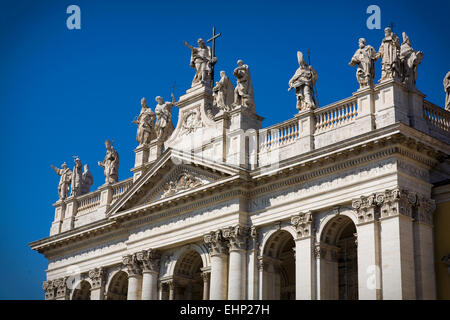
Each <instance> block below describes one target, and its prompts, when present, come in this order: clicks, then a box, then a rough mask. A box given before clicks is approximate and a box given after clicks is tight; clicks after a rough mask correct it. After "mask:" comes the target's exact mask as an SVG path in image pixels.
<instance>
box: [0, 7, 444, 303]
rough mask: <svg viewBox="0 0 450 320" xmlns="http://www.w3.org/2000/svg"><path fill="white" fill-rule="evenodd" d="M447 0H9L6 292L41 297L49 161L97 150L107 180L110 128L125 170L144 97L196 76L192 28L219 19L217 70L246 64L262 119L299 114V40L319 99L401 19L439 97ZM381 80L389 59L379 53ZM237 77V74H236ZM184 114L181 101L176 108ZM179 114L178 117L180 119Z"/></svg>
mask: <svg viewBox="0 0 450 320" xmlns="http://www.w3.org/2000/svg"><path fill="white" fill-rule="evenodd" d="M71 4H76V5H78V6H79V7H80V8H81V30H68V29H67V27H66V19H67V17H68V14H67V13H66V8H67V7H68V6H69V5H71ZM371 4H376V5H378V6H379V7H380V8H381V26H382V29H381V30H369V29H368V28H367V27H366V20H367V18H368V17H369V15H368V14H366V8H367V7H368V6H369V5H371ZM448 12H450V4H449V2H448V1H436V0H428V1H299V0H297V1H283V0H278V1H266V0H259V1H255V2H253V1H242V0H241V1H234V0H228V1H212V0H208V1H203V0H196V1H176V0H174V1H112V0H110V1H100V0H96V1H82V0H72V1H70V2H69V1H43V0H34V1H24V0H16V1H1V4H0V112H1V117H0V119H1V125H0V146H1V150H2V157H0V177H1V180H2V181H1V184H0V194H1V200H2V203H1V204H2V206H1V208H2V210H1V211H0V214H1V219H2V223H1V224H0V231H1V233H0V234H1V241H0V256H1V261H2V263H0V269H1V270H0V277H1V283H2V286H1V287H0V299H42V298H43V296H44V294H43V290H42V288H41V287H42V281H44V280H45V269H46V267H47V264H46V259H45V258H44V257H43V256H41V255H40V254H38V253H36V252H33V251H32V250H31V249H29V247H28V243H29V242H31V241H34V240H38V239H41V238H43V237H46V236H47V235H48V233H49V229H50V225H51V222H52V220H53V216H54V210H53V207H52V203H54V202H55V201H56V200H57V184H58V180H59V177H58V176H56V174H55V173H54V172H53V170H52V169H51V168H50V164H54V165H56V166H58V167H59V166H60V165H61V163H62V162H64V161H66V162H67V163H68V164H69V166H70V167H72V166H73V160H72V156H73V155H78V156H79V157H80V158H81V160H82V162H83V163H88V164H89V165H90V167H91V171H92V172H93V175H94V189H95V188H97V187H98V186H99V185H101V184H102V183H103V182H104V177H103V171H102V168H100V167H98V166H97V165H96V163H97V161H99V160H102V159H103V157H104V152H105V149H104V141H105V140H106V139H114V141H115V142H114V145H115V147H116V149H117V150H118V151H119V153H120V170H119V178H120V179H121V180H122V179H125V178H128V177H130V176H131V172H130V169H131V167H132V166H133V163H134V153H133V150H134V148H135V147H136V140H135V136H136V126H135V125H134V124H132V123H131V121H132V120H133V119H134V117H135V116H137V115H138V113H139V111H140V99H141V98H142V97H146V98H147V101H148V103H149V105H150V106H152V107H153V105H154V104H155V103H154V97H156V96H157V95H161V96H163V97H165V98H166V99H169V98H170V92H171V86H172V85H173V83H174V82H175V81H176V85H177V87H176V89H175V95H176V96H177V98H178V97H179V95H181V94H183V93H184V92H185V90H186V89H187V88H188V87H189V86H190V83H191V81H192V78H193V76H194V71H193V69H191V68H190V67H189V58H190V51H189V50H188V49H187V48H186V47H185V46H184V45H183V41H184V40H186V41H188V42H189V43H191V44H195V42H196V40H197V38H199V37H202V38H204V39H207V38H208V37H209V36H210V35H211V32H212V26H213V25H215V26H216V29H217V31H218V32H221V33H222V37H221V38H219V39H218V40H217V47H216V54H217V56H218V58H219V62H218V64H217V69H216V70H225V71H227V74H228V75H230V76H231V74H232V70H233V69H234V68H235V66H236V61H237V60H238V59H242V60H244V62H245V63H246V64H248V65H249V66H250V70H251V73H252V77H253V85H254V89H255V101H256V110H257V112H258V114H259V115H261V116H263V117H265V120H264V122H263V126H269V125H271V124H274V123H278V122H281V121H284V120H287V119H289V118H291V117H292V116H293V115H294V114H295V113H296V111H297V110H296V108H295V104H296V100H295V95H294V93H293V92H287V88H288V84H287V83H288V81H289V79H290V77H291V76H292V75H293V74H294V72H295V70H296V68H297V66H298V64H297V58H296V52H297V50H301V51H303V52H304V53H306V52H307V50H308V49H310V50H311V64H312V65H313V66H314V68H315V69H316V71H317V72H318V74H319V78H318V82H317V87H318V94H319V102H320V105H321V106H324V105H327V104H329V103H332V102H334V101H337V100H340V99H343V98H346V97H349V96H350V95H351V94H352V92H354V91H356V90H357V88H358V83H357V81H356V79H355V71H356V70H355V68H352V67H350V66H348V62H349V61H350V59H351V57H352V55H353V53H354V52H355V50H356V49H357V46H358V39H359V38H360V37H365V38H366V39H367V42H368V44H370V45H372V46H373V47H374V48H375V49H378V47H379V45H380V43H381V40H382V38H383V29H384V27H385V26H387V25H388V24H389V23H390V22H391V21H393V22H394V23H395V27H394V31H395V32H396V33H397V35H398V36H400V37H401V32H402V31H405V32H407V34H408V35H409V37H410V39H411V43H412V46H413V48H414V49H417V50H422V51H423V52H424V54H425V57H424V60H423V61H422V64H421V65H420V66H419V71H418V73H419V78H418V81H417V87H418V88H419V90H421V91H422V92H423V93H425V94H426V95H427V99H428V100H430V101H431V102H433V103H435V104H438V105H440V106H442V105H443V103H444V99H445V94H444V90H443V86H442V79H443V77H444V75H445V74H446V72H447V71H448V70H450V59H449V58H450V39H449V38H450V36H449V32H448V20H447V16H448ZM376 72H377V78H376V79H377V80H378V79H379V76H380V72H381V66H380V63H379V62H377V64H376ZM231 78H232V81H233V82H234V81H235V80H234V79H233V77H231ZM176 115H177V112H176V110H174V116H176ZM174 121H175V122H176V118H175V119H174Z"/></svg>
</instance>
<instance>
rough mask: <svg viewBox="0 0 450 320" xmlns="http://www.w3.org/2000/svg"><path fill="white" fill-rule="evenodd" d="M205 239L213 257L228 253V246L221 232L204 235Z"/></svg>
mask: <svg viewBox="0 0 450 320" xmlns="http://www.w3.org/2000/svg"><path fill="white" fill-rule="evenodd" d="M203 239H204V241H205V243H206V244H207V245H209V250H210V254H211V255H217V254H226V253H227V245H226V242H225V240H224V238H223V236H222V232H221V231H220V230H218V231H213V232H210V233H208V234H206V235H204V237H203Z"/></svg>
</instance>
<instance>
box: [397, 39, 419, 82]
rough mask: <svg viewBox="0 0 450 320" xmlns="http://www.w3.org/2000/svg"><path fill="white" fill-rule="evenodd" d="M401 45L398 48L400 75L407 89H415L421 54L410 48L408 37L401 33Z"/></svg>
mask: <svg viewBox="0 0 450 320" xmlns="http://www.w3.org/2000/svg"><path fill="white" fill-rule="evenodd" d="M402 35H403V43H402V45H401V46H400V55H399V58H400V75H401V78H402V81H403V83H405V84H406V85H407V87H408V88H415V87H416V80H417V66H418V65H419V64H420V63H421V62H422V59H423V52H422V51H416V50H414V49H413V48H412V47H411V42H410V40H409V37H408V35H407V34H406V33H405V32H403V34H402Z"/></svg>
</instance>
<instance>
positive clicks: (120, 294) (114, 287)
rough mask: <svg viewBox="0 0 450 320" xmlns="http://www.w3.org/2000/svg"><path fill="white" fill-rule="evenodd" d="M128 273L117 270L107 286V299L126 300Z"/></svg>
mask: <svg viewBox="0 0 450 320" xmlns="http://www.w3.org/2000/svg"><path fill="white" fill-rule="evenodd" d="M127 293H128V274H127V273H126V272H124V271H119V272H117V273H116V274H115V275H114V277H113V278H112V279H111V283H110V284H109V287H108V293H107V296H106V298H107V300H127Z"/></svg>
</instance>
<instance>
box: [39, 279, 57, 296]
mask: <svg viewBox="0 0 450 320" xmlns="http://www.w3.org/2000/svg"><path fill="white" fill-rule="evenodd" d="M42 289H43V290H44V291H45V300H52V299H54V298H55V287H54V286H53V281H51V280H49V281H44V282H43V283H42Z"/></svg>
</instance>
